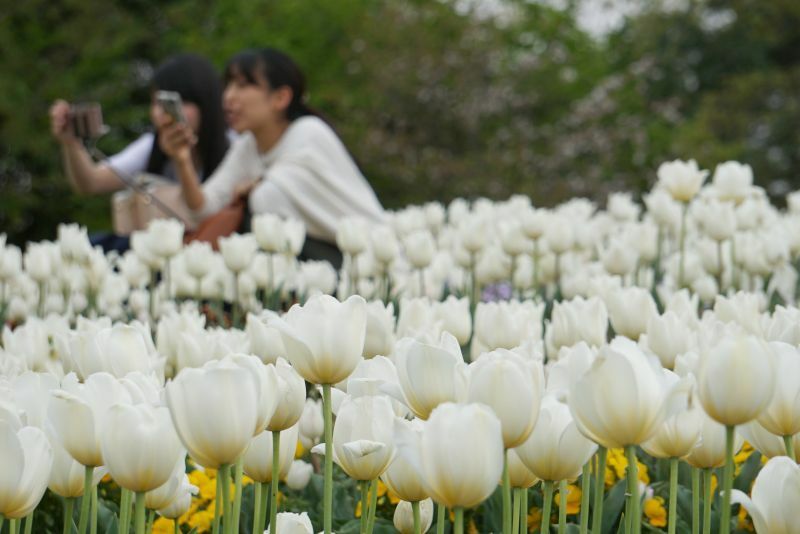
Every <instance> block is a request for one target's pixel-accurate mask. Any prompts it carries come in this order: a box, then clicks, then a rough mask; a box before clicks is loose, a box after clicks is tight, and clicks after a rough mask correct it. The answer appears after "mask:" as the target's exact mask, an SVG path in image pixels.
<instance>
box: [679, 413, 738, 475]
mask: <svg viewBox="0 0 800 534" xmlns="http://www.w3.org/2000/svg"><path fill="white" fill-rule="evenodd" d="M701 419H702V422H701V424H700V439H699V440H698V441H697V445H695V446H694V447H692V449H691V451H690V452H689V455H688V456H687V457H686V462H687V463H688V464H689V465H691V466H692V467H697V468H700V469H711V468H717V467H722V466H723V465H725V427H724V426H723V425H721V424H719V423H718V422H716V421H714V420H713V419H711V418H710V417H708V415H706V413H705V412H703V413H702V414H701ZM742 445H744V438H742V436H741V434H739V432H738V431H736V432H735V434H734V444H733V454H734V455H735V454H737V453H738V452H739V450H740V449H741V448H742Z"/></svg>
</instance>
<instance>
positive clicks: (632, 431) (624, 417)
mask: <svg viewBox="0 0 800 534" xmlns="http://www.w3.org/2000/svg"><path fill="white" fill-rule="evenodd" d="M668 380H669V378H668V377H667V375H666V374H665V371H664V369H662V367H661V365H659V363H658V361H657V359H656V358H655V357H653V356H648V355H646V354H645V353H644V352H642V350H641V349H640V348H639V347H638V346H637V345H636V343H634V342H633V341H631V340H629V339H627V338H624V337H621V336H619V337H616V338H614V340H613V341H612V342H611V343H610V344H609V345H606V346H604V347H602V348H601V349H600V353H599V355H598V357H597V359H596V360H595V361H594V364H593V365H592V367H591V368H590V369H589V371H587V372H586V374H584V375H583V377H581V378H580V379H579V380H578V381H576V382H575V383H574V384H573V385H572V388H571V389H570V393H569V407H570V410H571V411H572V415H573V417H574V418H575V422H576V423H577V425H578V428H580V430H581V432H582V433H583V434H584V435H585V436H586V437H588V438H590V439H591V440H592V441H594V442H595V443H598V444H600V445H603V446H604V447H607V448H617V447H627V446H630V445H639V444H641V443H643V442H645V441H647V440H648V439H650V438H651V437H652V436H653V435H654V434H655V433H656V432H657V430H658V428H659V427H660V426H661V424H662V422H663V421H664V419H665V417H666V416H667V415H669V412H668V409H670V408H671V407H670V406H668V405H667V401H668V400H669V397H670V395H671V394H672V393H673V391H672V390H673V387H672V384H670V383H669V382H668ZM534 472H535V471H534Z"/></svg>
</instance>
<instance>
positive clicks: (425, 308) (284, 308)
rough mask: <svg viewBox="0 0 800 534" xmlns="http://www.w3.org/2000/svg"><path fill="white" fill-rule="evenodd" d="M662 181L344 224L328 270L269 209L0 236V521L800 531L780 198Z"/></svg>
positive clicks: (794, 332) (799, 255) (732, 186)
mask: <svg viewBox="0 0 800 534" xmlns="http://www.w3.org/2000/svg"><path fill="white" fill-rule="evenodd" d="M657 176H658V179H657V181H656V182H655V183H654V184H653V187H652V189H651V191H650V192H648V193H647V194H645V195H643V198H642V199H641V202H639V200H638V199H634V198H633V196H632V195H631V194H628V193H616V194H612V195H610V196H609V198H608V199H607V201H606V202H605V206H604V207H600V206H598V205H596V204H595V203H593V202H591V201H588V200H586V199H578V198H576V199H573V200H570V201H568V202H566V203H563V204H561V205H558V206H554V207H550V208H541V207H536V206H535V204H539V202H538V201H537V199H533V200H532V199H530V198H528V197H522V196H515V197H512V198H510V199H508V200H505V201H490V200H488V199H483V198H481V199H476V200H472V201H468V200H465V199H457V200H454V201H452V202H450V203H449V204H448V205H442V204H440V203H435V202H432V203H428V204H425V205H421V206H409V207H407V208H405V209H402V210H398V211H395V212H391V213H387V219H386V223H385V225H379V226H375V225H366V224H365V223H364V222H362V221H360V220H357V219H345V220H343V221H341V224H340V226H339V229H338V232H337V244H338V246H339V248H340V250H341V251H342V252H343V254H344V262H343V265H342V267H341V269H340V270H338V271H337V270H335V269H334V268H333V267H332V266H331V265H330V264H329V263H327V262H321V261H300V260H298V255H299V254H300V251H301V249H302V246H303V243H304V240H305V237H306V233H305V228H304V227H303V224H302V223H299V222H297V221H293V220H284V219H281V218H278V217H277V216H273V215H259V216H256V217H254V219H253V221H252V233H249V234H243V235H238V234H234V235H231V236H230V237H227V238H222V239H221V240H220V243H219V251H215V250H213V249H212V247H211V246H210V245H209V244H207V243H200V242H191V243H189V244H184V242H183V234H184V228H183V226H182V224H180V223H178V222H175V221H170V220H157V221H154V222H153V223H152V224H151V225H150V227H149V228H148V230H146V231H143V232H137V233H135V234H134V235H133V236H132V238H131V243H132V247H131V250H130V251H128V252H126V253H125V254H122V255H118V254H104V253H103V252H102V250H100V249H99V248H92V247H91V246H90V243H89V238H88V235H87V231H86V229H85V228H81V227H79V226H77V225H61V226H59V228H58V233H57V238H56V239H55V240H54V241H44V242H37V243H28V244H27V245H25V246H24V247H23V248H19V247H17V246H14V245H11V244H7V243H6V239H5V236H2V235H0V319H2V323H3V325H4V326H3V332H2V343H1V344H0V525H2V527H0V529H1V530H2V532H3V533H13V534H30V533H63V534H74V533H78V534H87V533H91V534H98V533H99V534H106V533H125V534H129V533H130V532H134V533H135V534H144V533H150V532H152V533H178V532H181V533H190V532H194V533H206V532H209V533H213V534H234V533H236V534H239V533H247V534H252V533H254V532H258V533H261V532H270V533H271V534H275V533H276V532H280V533H281V534H290V533H291V534H296V533H303V534H305V533H316V532H325V533H326V534H328V533H332V532H336V533H338V534H353V533H359V534H367V533H388V532H401V533H403V534H411V533H421V532H431V533H434V532H435V533H436V534H444V533H457V534H462V533H497V534H500V533H502V534H522V533H527V532H548V533H550V532H558V533H559V534H565V533H580V534H588V533H593V534H616V533H624V534H639V533H642V532H645V533H647V532H668V533H670V534H674V533H691V534H701V533H702V534H709V533H722V534H729V533H732V532H736V533H744V532H757V533H759V534H788V533H800V467H798V465H797V463H796V460H797V455H796V449H797V448H798V447H800V309H798V307H797V302H798V288H799V287H800V276H798V269H800V192H798V193H792V194H789V195H787V196H786V198H785V199H778V200H775V199H772V200H770V198H769V197H768V196H767V195H766V194H765V192H764V190H763V189H761V188H760V187H758V186H756V185H754V182H753V174H752V170H751V169H750V167H749V166H747V165H744V164H740V163H738V162H725V163H720V164H719V165H717V166H716V167H715V169H713V172H711V171H709V170H704V169H701V168H700V167H699V166H698V165H697V163H696V162H694V161H680V160H676V161H672V162H666V163H664V164H662V165H661V166H660V167H659V168H658V170H657ZM784 201H785V202H784ZM773 202H774V203H773ZM778 203H780V206H779V205H778ZM784 204H785V206H784Z"/></svg>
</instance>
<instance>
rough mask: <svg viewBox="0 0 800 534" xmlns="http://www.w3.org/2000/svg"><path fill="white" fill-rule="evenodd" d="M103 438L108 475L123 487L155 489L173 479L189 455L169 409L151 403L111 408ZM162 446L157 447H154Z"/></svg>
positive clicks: (141, 489)
mask: <svg viewBox="0 0 800 534" xmlns="http://www.w3.org/2000/svg"><path fill="white" fill-rule="evenodd" d="M101 431H102V436H101V438H100V443H101V448H102V451H103V460H105V464H106V467H107V468H108V472H109V473H110V474H111V476H112V477H113V478H114V480H115V481H116V482H117V484H119V485H120V486H121V487H123V488H126V489H128V490H131V491H134V492H143V491H150V490H154V489H156V488H157V487H159V486H161V485H162V484H164V483H165V482H167V480H168V479H169V477H170V475H171V474H172V472H173V470H174V467H175V462H176V461H178V460H179V459H182V458H184V457H185V452H184V450H183V447H182V446H181V442H180V440H179V439H178V435H177V434H176V433H175V428H174V427H173V426H172V421H171V420H170V415H169V410H167V409H166V408H164V407H159V408H154V407H153V406H151V405H149V404H137V405H134V406H131V405H126V404H116V405H114V406H112V407H111V408H109V410H108V413H107V416H106V419H105V423H104V425H103V427H102V430H101ZM156 443H157V444H158V447H154V446H153V445H154V444H156Z"/></svg>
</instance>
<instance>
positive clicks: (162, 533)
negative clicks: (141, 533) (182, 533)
mask: <svg viewBox="0 0 800 534" xmlns="http://www.w3.org/2000/svg"><path fill="white" fill-rule="evenodd" d="M173 532H175V521H173V520H172V519H167V518H166V517H159V518H158V519H156V521H155V523H153V534H172V533H173Z"/></svg>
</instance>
